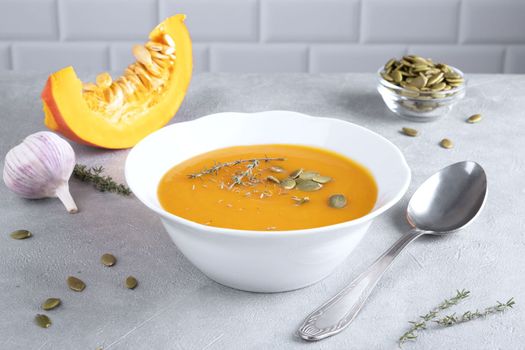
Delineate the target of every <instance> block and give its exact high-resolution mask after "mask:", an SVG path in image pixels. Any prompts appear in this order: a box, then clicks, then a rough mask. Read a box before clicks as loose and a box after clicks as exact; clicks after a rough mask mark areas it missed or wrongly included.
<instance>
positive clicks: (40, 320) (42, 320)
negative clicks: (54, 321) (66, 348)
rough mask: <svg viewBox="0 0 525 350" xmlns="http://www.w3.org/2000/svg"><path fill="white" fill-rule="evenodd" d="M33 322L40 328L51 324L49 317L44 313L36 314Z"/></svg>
mask: <svg viewBox="0 0 525 350" xmlns="http://www.w3.org/2000/svg"><path fill="white" fill-rule="evenodd" d="M35 322H36V324H37V325H39V326H40V327H42V328H49V327H50V326H51V319H50V318H49V317H47V316H46V315H42V314H37V315H36V316H35Z"/></svg>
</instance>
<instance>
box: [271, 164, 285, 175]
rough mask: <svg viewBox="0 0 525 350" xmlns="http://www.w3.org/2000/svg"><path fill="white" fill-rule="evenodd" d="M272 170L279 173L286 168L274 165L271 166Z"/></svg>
mask: <svg viewBox="0 0 525 350" xmlns="http://www.w3.org/2000/svg"><path fill="white" fill-rule="evenodd" d="M270 171H271V172H272V173H278V174H279V173H283V172H284V169H283V168H281V167H280V166H272V167H270Z"/></svg>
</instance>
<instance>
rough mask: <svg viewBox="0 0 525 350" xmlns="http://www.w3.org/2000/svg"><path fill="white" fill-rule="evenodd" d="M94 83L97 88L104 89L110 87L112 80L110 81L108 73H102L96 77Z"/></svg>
mask: <svg viewBox="0 0 525 350" xmlns="http://www.w3.org/2000/svg"><path fill="white" fill-rule="evenodd" d="M96 82H97V85H98V86H99V87H101V88H103V89H105V88H108V87H110V86H111V83H112V82H113V79H111V75H109V73H108V72H104V73H100V74H99V75H97V78H96Z"/></svg>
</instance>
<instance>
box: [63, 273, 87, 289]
mask: <svg viewBox="0 0 525 350" xmlns="http://www.w3.org/2000/svg"><path fill="white" fill-rule="evenodd" d="M67 285H68V286H69V289H71V290H74V291H75V292H82V291H83V290H84V288H86V284H85V283H84V282H83V281H82V280H81V279H79V278H76V277H74V276H69V277H68V278H67Z"/></svg>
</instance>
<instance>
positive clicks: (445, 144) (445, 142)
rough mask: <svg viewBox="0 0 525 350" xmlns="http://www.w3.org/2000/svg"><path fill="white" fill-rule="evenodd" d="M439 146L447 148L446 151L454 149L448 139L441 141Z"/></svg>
mask: <svg viewBox="0 0 525 350" xmlns="http://www.w3.org/2000/svg"><path fill="white" fill-rule="evenodd" d="M439 145H440V146H441V147H443V148H447V149H450V148H453V147H454V143H452V141H450V140H449V139H443V140H441V142H440V143H439Z"/></svg>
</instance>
